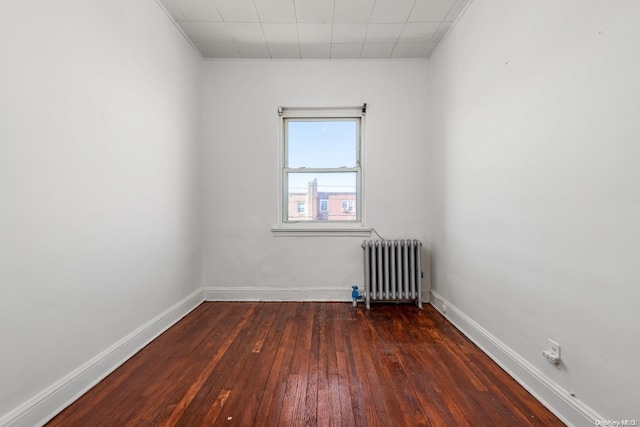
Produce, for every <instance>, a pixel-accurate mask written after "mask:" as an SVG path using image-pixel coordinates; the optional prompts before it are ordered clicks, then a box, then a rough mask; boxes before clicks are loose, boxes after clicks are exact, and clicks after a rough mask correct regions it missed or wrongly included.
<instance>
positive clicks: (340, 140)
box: [272, 106, 371, 236]
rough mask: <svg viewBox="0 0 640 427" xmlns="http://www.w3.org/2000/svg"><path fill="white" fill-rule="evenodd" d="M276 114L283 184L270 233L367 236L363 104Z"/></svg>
mask: <svg viewBox="0 0 640 427" xmlns="http://www.w3.org/2000/svg"><path fill="white" fill-rule="evenodd" d="M278 112H279V115H280V125H281V140H280V144H281V145H280V147H281V158H280V159H281V167H282V169H281V184H282V186H281V193H280V208H279V211H280V219H279V225H278V226H277V227H274V228H273V229H272V231H273V232H274V234H276V235H281V236H284V235H327V234H335V235H352V236H368V235H369V233H370V231H371V229H370V228H367V227H365V226H364V225H363V202H362V200H363V191H362V162H361V159H362V155H361V153H362V140H363V129H364V113H365V111H364V106H362V107H347V108H319V109H311V108H280V109H279V110H278ZM302 202H304V203H305V207H304V212H302V211H301V210H300V208H299V204H300V203H302ZM343 202H346V203H343ZM343 206H344V208H343ZM305 233H306V234H305Z"/></svg>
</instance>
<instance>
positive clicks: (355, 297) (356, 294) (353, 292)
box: [351, 285, 362, 307]
mask: <svg viewBox="0 0 640 427" xmlns="http://www.w3.org/2000/svg"><path fill="white" fill-rule="evenodd" d="M351 298H353V306H354V307H357V306H358V300H359V299H360V298H362V296H361V295H360V292H359V291H358V287H357V286H356V285H353V286H352V287H351Z"/></svg>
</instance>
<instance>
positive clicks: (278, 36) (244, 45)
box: [159, 0, 469, 59]
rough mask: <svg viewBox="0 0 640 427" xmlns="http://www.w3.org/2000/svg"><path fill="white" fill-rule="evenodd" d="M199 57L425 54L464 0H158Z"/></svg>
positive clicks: (447, 27)
mask: <svg viewBox="0 0 640 427" xmlns="http://www.w3.org/2000/svg"><path fill="white" fill-rule="evenodd" d="M159 1H160V3H161V4H162V5H163V6H164V7H165V9H166V10H167V12H168V13H169V14H170V15H171V16H172V17H173V19H174V20H175V21H176V24H177V25H178V26H179V27H180V28H181V29H182V31H183V32H184V34H185V35H186V36H187V37H188V38H189V39H190V40H191V42H192V43H193V45H194V46H195V47H196V49H198V51H200V53H201V54H202V56H203V57H204V58H264V59H369V58H372V59H386V58H428V57H429V55H431V53H432V52H433V50H434V49H435V48H436V46H437V45H438V43H439V42H440V41H441V40H442V38H443V37H444V35H445V34H446V33H447V31H448V30H449V29H450V28H451V25H452V24H453V21H455V19H456V18H457V17H458V15H459V14H460V13H461V12H462V11H463V10H464V8H465V6H466V5H467V3H468V2H469V0H159Z"/></svg>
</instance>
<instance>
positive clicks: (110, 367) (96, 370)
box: [0, 288, 203, 427]
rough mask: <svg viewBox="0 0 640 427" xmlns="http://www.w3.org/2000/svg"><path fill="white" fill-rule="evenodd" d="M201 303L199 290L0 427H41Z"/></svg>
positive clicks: (13, 413) (20, 409)
mask: <svg viewBox="0 0 640 427" xmlns="http://www.w3.org/2000/svg"><path fill="white" fill-rule="evenodd" d="M202 301H203V289H202V288H201V289H199V290H197V291H195V292H194V293H192V294H191V295H189V296H188V297H186V298H185V299H183V300H182V301H180V302H178V303H177V304H175V305H174V306H173V307H170V308H169V309H167V310H166V311H165V312H163V313H161V314H160V315H158V316H156V317H155V318H153V319H152V320H150V321H149V322H147V323H146V324H145V325H143V326H141V327H139V328H138V329H136V330H135V331H133V332H132V333H130V334H129V335H127V336H126V337H124V338H123V339H121V340H120V341H118V342H117V343H115V344H114V345H112V346H111V347H109V348H108V349H106V350H105V351H103V352H102V353H100V354H99V355H97V356H96V357H94V358H93V359H91V360H89V361H88V362H86V363H85V364H83V365H82V366H80V367H79V368H77V369H76V370H74V371H73V372H71V373H70V374H69V375H67V376H65V377H64V378H62V379H61V380H60V381H58V382H56V383H55V384H53V385H51V386H49V387H47V388H46V389H45V390H43V391H41V392H40V393H38V394H37V395H36V396H34V397H32V398H31V399H29V400H28V401H26V402H24V403H23V404H22V405H20V406H18V407H17V408H15V409H14V410H12V411H11V412H9V413H8V414H6V415H4V416H2V418H0V427H22V426H24V427H27V426H28V427H32V426H42V425H44V424H45V423H46V422H47V421H49V420H50V419H51V418H53V417H54V416H55V415H56V414H58V413H59V412H60V411H62V410H63V409H64V408H66V407H67V406H69V405H70V404H71V403H73V402H74V401H75V400H76V399H78V398H79V397H80V396H82V395H83V394H84V393H86V392H87V391H88V390H89V389H90V388H91V387H93V386H94V385H96V384H97V383H98V382H100V381H101V380H102V379H103V378H105V377H106V376H107V375H109V374H110V373H111V372H113V371H114V370H115V369H116V368H117V367H119V366H120V365H122V364H123V363H124V362H126V361H127V360H128V359H129V358H131V356H133V355H134V354H136V353H137V352H138V351H140V350H141V349H142V348H143V347H144V346H145V345H147V344H148V343H149V342H151V341H152V340H153V339H155V338H156V337H157V336H158V335H160V334H161V333H162V332H164V331H165V330H167V329H168V328H170V327H171V326H173V325H174V324H175V323H176V322H178V321H179V320H180V319H182V318H183V317H184V316H186V315H187V314H189V313H190V312H191V311H192V310H193V309H194V308H196V307H197V306H198V305H200V304H201V303H202Z"/></svg>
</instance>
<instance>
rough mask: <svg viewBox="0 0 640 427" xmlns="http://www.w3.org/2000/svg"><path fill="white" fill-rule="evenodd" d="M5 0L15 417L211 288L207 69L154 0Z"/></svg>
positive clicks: (8, 337)
mask: <svg viewBox="0 0 640 427" xmlns="http://www.w3.org/2000/svg"><path fill="white" fill-rule="evenodd" d="M2 8H3V11H2V14H3V17H4V19H3V21H4V22H3V24H2V25H1V26H0V57H1V58H2V65H1V66H0V93H1V94H2V95H1V96H0V204H1V208H0V347H1V348H2V350H1V351H0V424H3V422H2V420H3V419H4V421H11V420H10V419H9V418H7V417H6V416H5V417H4V418H3V415H6V414H8V413H10V412H11V411H12V409H13V410H14V412H15V408H18V407H19V406H20V405H22V406H23V408H22V409H25V410H28V409H29V408H27V407H24V405H25V404H26V402H27V403H28V402H32V403H33V402H36V403H37V402H39V400H38V399H40V398H43V397H46V396H44V395H43V394H42V393H41V392H43V390H49V391H51V390H50V388H49V387H50V386H51V385H52V384H54V383H56V382H57V381H58V380H60V379H61V378H64V377H65V376H67V375H69V373H71V372H72V371H74V370H75V369H76V368H78V367H79V366H82V365H83V364H85V363H86V362H87V361H89V360H91V359H92V358H94V357H95V356H96V355H98V354H100V353H101V352H103V351H105V350H106V349H107V348H109V347H111V346H112V345H114V343H116V342H118V341H119V340H121V339H122V338H123V337H125V336H127V335H128V334H130V333H131V332H133V331H134V330H136V329H137V328H139V327H141V326H142V325H144V324H146V323H147V322H148V321H150V320H151V319H153V318H154V317H156V316H158V315H159V314H161V313H163V312H164V311H165V310H167V309H169V308H170V307H172V306H173V305H174V304H176V303H178V302H180V301H182V300H183V299H184V298H186V297H188V296H189V295H192V294H193V293H194V292H195V291H196V290H197V289H199V288H200V286H201V267H200V262H201V261H200V249H199V248H200V240H199V239H200V237H199V236H200V229H201V204H200V197H201V196H200V191H201V188H200V172H201V169H200V155H201V121H200V115H201V85H202V62H201V59H200V58H199V56H198V55H197V54H196V53H194V50H193V49H192V48H191V46H190V45H189V44H188V43H187V42H186V41H185V39H184V37H183V36H182V35H181V34H180V33H179V32H178V31H177V30H176V28H175V26H174V25H173V24H172V22H171V21H170V19H169V18H168V17H167V16H166V15H165V13H164V12H163V10H162V9H161V8H160V7H159V6H158V5H157V4H156V3H155V2H154V1H153V0H145V1H128V0H100V1H91V2H88V1H84V0H68V1H64V2H61V1H56V2H52V1H47V0H23V1H17V2H3V5H2ZM39 393H40V394H39ZM44 394H45V395H46V394H47V393H44ZM30 399H31V400H30ZM33 399H35V400H33ZM27 406H29V405H28V404H27ZM18 415H20V414H18ZM32 422H33V420H31V421H25V420H23V421H21V422H20V421H19V422H18V423H19V424H20V425H28V424H31V423H32Z"/></svg>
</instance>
